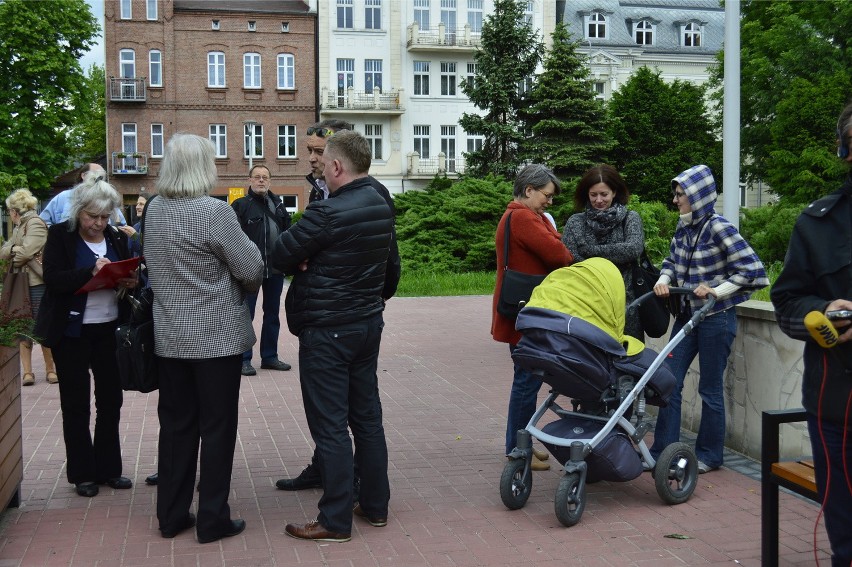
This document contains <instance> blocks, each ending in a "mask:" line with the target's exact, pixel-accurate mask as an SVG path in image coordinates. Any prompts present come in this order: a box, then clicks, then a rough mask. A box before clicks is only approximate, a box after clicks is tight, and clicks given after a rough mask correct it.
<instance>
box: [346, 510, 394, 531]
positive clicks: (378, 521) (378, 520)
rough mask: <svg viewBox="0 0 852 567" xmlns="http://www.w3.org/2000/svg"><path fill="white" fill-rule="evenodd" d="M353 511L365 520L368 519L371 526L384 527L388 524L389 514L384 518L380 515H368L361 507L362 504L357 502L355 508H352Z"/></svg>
mask: <svg viewBox="0 0 852 567" xmlns="http://www.w3.org/2000/svg"><path fill="white" fill-rule="evenodd" d="M352 513H353V514H355V515H356V516H358V517H359V518H364V519H365V520H367V522H369V524H370V525H371V526H374V527H376V528H383V527H385V526H386V525H388V519H387V516H386V517H384V518H382V517H380V516H375V517H373V516H368V515H367V513H366V512H365V511H364V510H362V509H361V504H356V505H355V508H353V509H352Z"/></svg>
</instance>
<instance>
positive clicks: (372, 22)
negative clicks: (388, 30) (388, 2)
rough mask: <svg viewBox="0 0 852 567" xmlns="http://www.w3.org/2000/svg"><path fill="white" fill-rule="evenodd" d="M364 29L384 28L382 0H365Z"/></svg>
mask: <svg viewBox="0 0 852 567" xmlns="http://www.w3.org/2000/svg"><path fill="white" fill-rule="evenodd" d="M364 29H368V30H380V29H382V0H364Z"/></svg>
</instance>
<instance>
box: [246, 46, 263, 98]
mask: <svg viewBox="0 0 852 567" xmlns="http://www.w3.org/2000/svg"><path fill="white" fill-rule="evenodd" d="M243 88H246V89H259V88H260V53H246V54H245V55H243Z"/></svg>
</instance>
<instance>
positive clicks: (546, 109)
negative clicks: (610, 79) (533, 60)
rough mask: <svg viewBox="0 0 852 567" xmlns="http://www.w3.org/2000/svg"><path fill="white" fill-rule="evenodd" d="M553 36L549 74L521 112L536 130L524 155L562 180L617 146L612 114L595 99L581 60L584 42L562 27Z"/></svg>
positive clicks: (546, 64)
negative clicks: (611, 132)
mask: <svg viewBox="0 0 852 567" xmlns="http://www.w3.org/2000/svg"><path fill="white" fill-rule="evenodd" d="M551 37H552V39H553V46H552V47H551V49H550V51H549V52H548V53H547V55H546V57H545V59H544V64H543V65H544V71H543V72H542V73H541V74H540V75H539V76H538V77H537V78H536V83H535V85H534V86H533V87H532V90H531V91H530V93H529V95H528V101H529V103H530V105H529V108H528V109H526V110H524V111H522V112H521V116H522V118H523V119H524V121H525V122H526V123H527V124H528V125H529V126H531V130H532V132H533V136H532V137H531V138H529V139H527V140H526V141H525V142H524V145H523V147H522V155H523V156H524V157H525V161H528V162H538V163H545V164H547V165H548V167H550V168H551V169H553V172H554V173H555V174H556V175H557V176H559V177H560V178H572V177H579V176H581V175H582V174H583V172H585V171H586V170H587V169H588V168H590V167H591V166H593V165H594V164H596V163H600V162H601V161H603V156H605V155H606V154H607V153H608V152H609V150H610V148H611V147H612V143H611V141H610V139H609V138H608V135H607V118H606V111H605V109H604V107H603V104H602V103H601V101H599V100H597V99H596V98H595V94H594V92H593V90H592V84H591V81H590V80H589V69H588V67H587V66H586V62H585V61H584V60H582V59H580V57H578V56H577V47H578V45H579V42H578V41H575V40H572V38H571V33H570V32H569V31H568V29H567V28H566V27H565V26H564V25H563V24H561V23H560V24H557V26H556V30H555V31H554V32H553V35H552V36H551Z"/></svg>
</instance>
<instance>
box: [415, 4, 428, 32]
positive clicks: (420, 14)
mask: <svg viewBox="0 0 852 567" xmlns="http://www.w3.org/2000/svg"><path fill="white" fill-rule="evenodd" d="M414 23H416V24H417V27H418V28H420V29H421V30H423V31H426V30H428V29H429V0H414Z"/></svg>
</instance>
